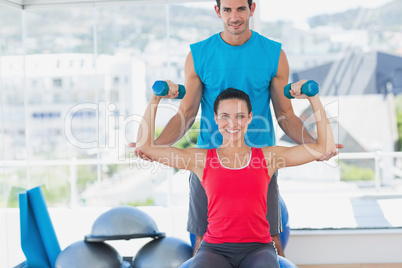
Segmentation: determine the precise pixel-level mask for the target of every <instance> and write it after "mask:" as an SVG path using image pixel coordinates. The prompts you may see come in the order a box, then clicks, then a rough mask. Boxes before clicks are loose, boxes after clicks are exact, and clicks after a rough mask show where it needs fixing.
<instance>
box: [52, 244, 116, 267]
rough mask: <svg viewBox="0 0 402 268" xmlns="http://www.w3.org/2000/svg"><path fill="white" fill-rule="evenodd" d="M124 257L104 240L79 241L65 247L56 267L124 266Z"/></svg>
mask: <svg viewBox="0 0 402 268" xmlns="http://www.w3.org/2000/svg"><path fill="white" fill-rule="evenodd" d="M122 263H123V261H122V258H121V256H120V255H119V253H118V252H117V251H116V250H115V249H114V248H113V247H112V246H110V245H108V244H105V243H103V242H97V243H89V242H85V241H78V242H75V243H73V244H71V245H69V246H68V247H67V248H66V249H64V250H63V251H62V252H61V253H60V255H59V257H58V258H57V260H56V268H72V267H74V268H88V267H97V268H122V267H124V266H122Z"/></svg>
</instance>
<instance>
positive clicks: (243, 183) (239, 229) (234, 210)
mask: <svg viewBox="0 0 402 268" xmlns="http://www.w3.org/2000/svg"><path fill="white" fill-rule="evenodd" d="M306 81H307V80H302V81H299V82H297V83H294V84H293V85H292V89H291V95H292V96H293V97H295V98H299V99H302V98H307V99H308V100H309V102H310V104H311V107H312V109H313V112H314V114H315V116H316V122H317V136H318V137H317V142H316V143H313V144H303V145H298V146H294V147H289V148H288V147H281V146H270V147H263V148H252V147H249V146H248V145H247V144H246V143H245V141H244V135H245V133H246V131H247V127H248V125H249V124H250V123H251V121H252V117H253V113H252V107H251V103H250V99H249V97H248V95H247V94H246V93H244V92H243V91H240V90H237V89H233V88H229V89H226V90H225V91H223V92H222V93H221V94H220V95H219V96H218V97H217V99H216V100H215V103H214V112H215V122H216V124H217V125H218V128H219V132H220V134H221V135H222V136H223V143H222V146H220V147H218V148H216V149H200V148H187V149H178V148H174V147H170V146H158V145H155V144H154V133H155V132H154V127H155V115H156V110H157V106H158V103H159V101H160V99H161V97H159V96H155V95H153V96H152V97H151V101H150V103H149V105H148V107H147V109H146V111H145V115H144V117H143V120H142V122H141V126H140V129H139V132H138V139H137V140H139V141H140V142H139V143H138V144H137V145H138V147H139V148H138V149H139V150H141V151H142V152H143V153H144V154H146V155H148V156H150V157H152V158H153V159H154V160H155V161H157V162H160V163H162V164H164V165H167V166H171V167H174V168H179V169H186V170H190V171H193V172H194V173H196V175H197V176H198V178H200V180H201V184H202V185H203V187H204V188H205V192H206V194H207V197H208V229H207V232H206V234H205V235H204V241H203V242H202V244H201V246H200V248H199V250H198V251H197V253H196V255H195V257H194V260H193V261H192V264H191V267H208V268H209V267H219V268H225V267H240V268H242V267H253V268H255V267H257V268H258V267H264V268H265V267H279V265H278V261H277V255H276V251H275V248H274V245H273V242H272V238H271V235H270V233H269V224H268V221H267V219H266V217H265V216H266V215H265V214H266V211H267V207H266V206H267V205H266V199H267V190H268V184H269V181H270V176H271V175H272V174H273V173H274V172H275V171H277V170H278V169H280V168H284V167H290V166H297V165H302V164H305V163H308V162H312V161H315V160H317V159H319V158H320V157H322V156H323V155H325V153H326V152H328V151H331V150H334V149H335V144H334V139H333V135H332V130H331V126H330V124H329V122H328V119H327V118H326V115H325V111H324V108H323V106H322V104H321V101H320V99H319V97H318V95H316V96H313V97H307V96H305V95H304V94H300V92H301V86H302V85H303V84H304V83H305V82H306Z"/></svg>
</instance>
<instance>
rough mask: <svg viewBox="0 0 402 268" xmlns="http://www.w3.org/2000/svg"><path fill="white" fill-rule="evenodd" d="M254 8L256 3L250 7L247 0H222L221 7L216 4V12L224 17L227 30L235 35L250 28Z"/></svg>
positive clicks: (220, 16)
mask: <svg viewBox="0 0 402 268" xmlns="http://www.w3.org/2000/svg"><path fill="white" fill-rule="evenodd" d="M254 10H255V3H253V4H252V5H251V9H250V7H249V5H248V1H247V0H222V1H221V7H220V8H219V7H218V6H215V12H216V14H217V15H218V17H219V18H221V19H222V21H223V26H224V27H225V30H227V31H228V32H229V33H231V34H233V35H240V34H242V33H244V32H245V31H246V30H248V29H249V21H250V17H251V16H253V14H254Z"/></svg>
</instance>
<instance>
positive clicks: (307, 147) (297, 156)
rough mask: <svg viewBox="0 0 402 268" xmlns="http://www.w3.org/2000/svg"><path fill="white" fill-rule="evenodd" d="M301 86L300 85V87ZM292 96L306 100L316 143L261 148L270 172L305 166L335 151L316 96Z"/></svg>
mask: <svg viewBox="0 0 402 268" xmlns="http://www.w3.org/2000/svg"><path fill="white" fill-rule="evenodd" d="M302 84H303V83H300V87H301V85H302ZM292 95H293V96H294V97H296V98H307V99H308V101H309V102H310V104H311V107H312V109H313V113H314V116H315V121H316V127H317V141H316V142H315V143H309V144H307V143H304V144H301V145H297V146H294V147H282V146H272V147H265V148H263V151H264V155H265V157H266V159H267V165H268V169H271V170H272V171H275V170H277V169H279V168H283V167H291V166H298V165H302V164H306V163H309V162H312V161H315V160H318V159H320V158H321V157H322V156H324V155H325V154H326V153H328V152H330V151H333V150H336V147H335V142H334V136H333V133H332V128H331V124H330V122H329V120H328V119H327V116H326V113H325V110H324V107H323V106H322V103H321V100H320V98H319V96H318V94H317V95H315V96H313V97H307V96H306V95H304V94H303V95H294V94H293V93H292ZM268 162H269V163H268ZM270 173H271V172H270Z"/></svg>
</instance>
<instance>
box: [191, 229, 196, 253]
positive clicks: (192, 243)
mask: <svg viewBox="0 0 402 268" xmlns="http://www.w3.org/2000/svg"><path fill="white" fill-rule="evenodd" d="M195 238H196V236H195V234H193V233H190V243H191V247H192V248H193V250H194V247H195Z"/></svg>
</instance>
